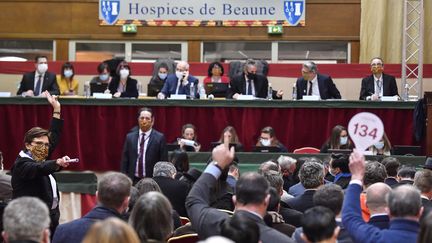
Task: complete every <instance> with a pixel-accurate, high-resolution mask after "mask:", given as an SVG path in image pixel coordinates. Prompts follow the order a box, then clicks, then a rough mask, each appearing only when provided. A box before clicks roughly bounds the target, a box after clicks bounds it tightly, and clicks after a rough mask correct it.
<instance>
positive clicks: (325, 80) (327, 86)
mask: <svg viewBox="0 0 432 243" xmlns="http://www.w3.org/2000/svg"><path fill="white" fill-rule="evenodd" d="M317 80H318V89H319V92H320V96H321V99H322V100H327V99H340V98H341V95H340V93H339V90H338V89H337V88H336V85H335V84H334V83H333V80H332V78H331V77H330V76H327V75H323V74H319V73H317ZM307 83H308V81H307V80H305V79H304V78H303V77H301V78H298V79H297V82H296V89H297V99H298V100H301V99H303V95H307V92H308V90H307Z"/></svg>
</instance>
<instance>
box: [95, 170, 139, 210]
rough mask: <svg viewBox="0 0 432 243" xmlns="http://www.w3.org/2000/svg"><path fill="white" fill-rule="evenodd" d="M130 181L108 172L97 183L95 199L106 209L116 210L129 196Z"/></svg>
mask: <svg viewBox="0 0 432 243" xmlns="http://www.w3.org/2000/svg"><path fill="white" fill-rule="evenodd" d="M131 186H132V181H131V179H129V177H127V176H126V175H125V174H122V173H119V172H108V173H106V174H104V175H103V176H102V177H101V179H100V180H99V182H98V187H97V198H98V200H99V202H100V203H101V204H102V205H104V206H105V207H108V208H113V209H117V208H119V207H121V206H122V204H123V203H124V201H125V199H127V198H128V197H129V195H130V190H131V189H130V188H131Z"/></svg>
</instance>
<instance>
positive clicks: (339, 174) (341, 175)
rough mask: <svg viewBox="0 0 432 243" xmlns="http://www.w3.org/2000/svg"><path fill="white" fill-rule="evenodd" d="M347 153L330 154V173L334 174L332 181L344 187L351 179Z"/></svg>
mask: <svg viewBox="0 0 432 243" xmlns="http://www.w3.org/2000/svg"><path fill="white" fill-rule="evenodd" d="M348 163H349V161H348V155H346V154H332V156H331V159H330V168H329V171H330V174H332V175H333V176H334V181H333V182H334V183H335V184H337V185H339V186H340V187H342V189H345V188H346V187H347V186H348V183H349V182H350V180H351V173H350V171H349V167H348Z"/></svg>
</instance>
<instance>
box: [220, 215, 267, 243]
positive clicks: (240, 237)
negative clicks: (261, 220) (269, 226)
mask: <svg viewBox="0 0 432 243" xmlns="http://www.w3.org/2000/svg"><path fill="white" fill-rule="evenodd" d="M220 235H221V236H224V237H226V238H228V239H231V240H233V241H234V242H235V243H258V242H259V240H260V231H259V227H258V225H257V224H256V223H255V221H253V220H252V219H250V218H248V217H247V216H246V215H244V213H243V212H241V211H239V212H237V213H235V214H234V215H233V216H232V217H231V218H229V219H227V220H225V222H224V223H223V224H222V226H221V233H220Z"/></svg>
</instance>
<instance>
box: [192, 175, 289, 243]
mask: <svg viewBox="0 0 432 243" xmlns="http://www.w3.org/2000/svg"><path fill="white" fill-rule="evenodd" d="M215 184H216V178H215V177H214V176H213V175H211V174H208V173H203V174H202V175H201V176H200V177H199V179H198V181H197V182H196V183H195V184H194V185H193V187H192V189H191V191H190V193H189V195H188V197H187V198H186V209H187V211H188V215H189V218H190V220H191V222H192V226H193V227H194V229H195V230H196V231H197V233H198V235H199V236H200V238H201V239H206V238H208V237H210V236H213V235H220V231H221V225H222V224H223V223H224V222H225V220H226V219H228V218H229V217H230V216H229V215H228V214H227V213H225V212H221V211H219V210H217V209H215V208H211V207H209V198H210V188H212V187H213V186H214V185H215ZM235 214H243V215H244V216H245V217H248V218H250V219H251V220H253V221H255V222H256V223H257V225H258V227H259V230H260V239H261V241H262V242H263V243H274V242H287V243H291V242H293V240H292V239H291V238H289V237H288V236H286V235H284V234H282V233H280V232H278V231H277V230H275V229H272V228H270V227H268V226H267V225H265V223H264V221H263V220H262V219H261V218H260V217H258V216H257V215H255V214H252V213H250V212H247V211H244V210H236V211H235Z"/></svg>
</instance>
